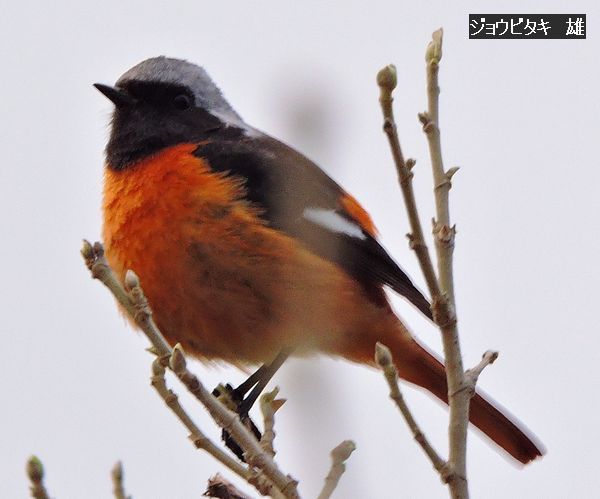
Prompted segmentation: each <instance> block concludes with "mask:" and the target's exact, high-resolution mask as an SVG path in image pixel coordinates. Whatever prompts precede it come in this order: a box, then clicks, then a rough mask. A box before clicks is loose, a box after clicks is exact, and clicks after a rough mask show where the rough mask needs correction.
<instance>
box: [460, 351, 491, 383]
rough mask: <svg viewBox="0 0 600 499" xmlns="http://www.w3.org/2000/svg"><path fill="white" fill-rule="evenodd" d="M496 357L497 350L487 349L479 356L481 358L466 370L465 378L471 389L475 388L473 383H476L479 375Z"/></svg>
mask: <svg viewBox="0 0 600 499" xmlns="http://www.w3.org/2000/svg"><path fill="white" fill-rule="evenodd" d="M497 358H498V352H494V351H492V350H488V351H487V352H485V353H484V354H483V355H482V356H481V360H480V361H479V363H478V364H477V365H476V366H475V367H472V368H471V369H468V370H467V372H466V373H465V378H466V380H467V382H468V384H469V385H470V387H471V389H472V390H475V385H477V380H478V379H479V375H480V374H481V373H482V372H483V370H484V369H485V368H486V367H487V366H489V365H490V364H493V363H494V362H495V361H496V359H497Z"/></svg>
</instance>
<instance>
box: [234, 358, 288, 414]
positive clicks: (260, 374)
mask: <svg viewBox="0 0 600 499" xmlns="http://www.w3.org/2000/svg"><path fill="white" fill-rule="evenodd" d="M290 353H291V350H290V349H284V350H282V351H281V352H279V354H278V355H277V357H275V359H274V360H273V361H272V362H271V363H270V364H263V365H262V366H261V367H260V368H259V369H258V370H257V371H256V372H255V373H253V374H252V375H250V377H249V378H248V379H247V380H246V381H244V382H243V383H242V384H241V385H240V386H238V387H237V388H236V389H235V390H233V393H234V398H238V400H240V401H241V402H240V404H239V405H238V413H239V414H240V415H248V411H249V410H250V409H251V408H252V406H253V405H254V402H256V399H258V397H259V396H260V394H261V393H262V392H263V390H264V389H265V387H266V386H267V384H268V383H269V381H271V378H273V376H274V375H275V373H276V372H277V371H278V370H279V368H280V367H281V366H282V364H283V363H284V362H285V361H286V360H287V358H288V357H289V356H290ZM251 389H252V391H250V390H251ZM249 391H250V393H248V392H249ZM246 393H248V395H247V396H246V398H243V397H244V395H246Z"/></svg>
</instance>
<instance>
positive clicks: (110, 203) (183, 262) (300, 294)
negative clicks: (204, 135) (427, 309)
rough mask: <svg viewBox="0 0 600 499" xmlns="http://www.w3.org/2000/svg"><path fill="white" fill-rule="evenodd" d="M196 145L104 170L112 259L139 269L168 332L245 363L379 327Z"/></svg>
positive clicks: (358, 297) (347, 284) (121, 268)
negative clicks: (196, 153) (289, 348)
mask: <svg viewBox="0 0 600 499" xmlns="http://www.w3.org/2000/svg"><path fill="white" fill-rule="evenodd" d="M196 147H197V146H196V145H195V144H184V145H178V146H175V147H172V148H169V149H166V150H164V151H162V152H161V153H159V154H157V155H155V156H153V157H152V158H150V159H148V160H146V161H143V162H140V163H138V164H136V165H134V166H132V167H130V168H127V169H125V170H122V171H113V170H111V169H110V168H107V170H106V175H105V189H104V231H103V237H104V243H105V249H106V256H107V258H108V260H109V263H110V264H111V266H112V267H113V268H114V269H115V271H116V272H117V273H118V274H119V275H120V276H121V278H123V277H124V274H125V272H126V270H127V269H132V270H134V271H135V272H136V273H137V274H138V275H139V277H140V280H141V284H142V287H143V288H144V291H145V293H146V295H147V297H148V300H149V302H150V305H151V307H152V309H153V312H154V318H155V320H156V322H157V324H158V326H159V328H160V329H161V331H162V332H163V334H164V335H165V336H166V337H167V339H168V340H169V341H170V342H171V343H175V342H180V343H182V344H183V346H184V348H186V350H187V351H189V352H191V353H193V354H195V355H196V356H198V357H201V358H204V359H213V358H217V359H224V360H227V361H229V362H232V363H237V364H241V363H245V362H252V363H256V362H262V361H266V360H270V359H271V358H272V357H273V356H274V355H275V354H276V353H277V352H278V351H279V350H280V349H281V348H282V347H283V346H288V345H290V346H297V347H299V348H300V349H304V350H314V349H326V350H330V351H335V350H336V349H337V348H338V347H337V343H336V342H337V341H338V340H339V339H340V338H341V337H343V336H344V335H346V336H348V338H350V337H351V336H353V335H354V334H360V331H361V330H362V331H364V328H366V327H371V326H372V324H373V317H372V315H373V313H375V312H373V313H370V312H368V311H366V308H365V307H367V306H368V300H366V298H365V296H364V294H363V291H362V288H361V287H360V286H359V285H358V284H357V283H356V282H355V281H354V280H353V279H351V278H350V277H348V276H347V275H346V274H345V273H344V272H342V271H341V270H340V269H339V268H338V267H337V266H336V265H334V264H332V263H329V262H328V261H325V260H323V259H321V258H320V257H317V256H316V255H314V254H312V253H311V252H310V251H308V250H306V249H305V248H304V247H303V246H302V245H301V244H299V243H297V242H296V241H294V240H293V239H291V238H289V237H288V236H286V235H284V234H282V233H280V232H278V231H275V230H273V229H270V228H269V227H267V226H265V224H264V223H263V222H262V221H261V220H260V218H259V216H258V213H257V211H256V210H255V209H254V208H253V207H251V206H250V205H249V204H248V203H246V202H245V201H244V200H243V187H242V186H241V185H240V184H239V182H236V181H233V180H232V178H231V177H227V176H225V175H223V174H222V173H214V172H212V171H211V170H210V168H209V166H208V165H207V164H205V163H204V162H203V161H202V160H201V159H199V158H196V157H194V156H193V155H192V154H191V152H192V151H193V150H194V149H195V148H196ZM350 204H351V205H352V203H350ZM367 225H368V224H367ZM369 228H370V229H371V227H369ZM353 331H355V332H354V333H353Z"/></svg>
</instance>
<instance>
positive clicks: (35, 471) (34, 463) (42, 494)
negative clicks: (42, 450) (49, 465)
mask: <svg viewBox="0 0 600 499" xmlns="http://www.w3.org/2000/svg"><path fill="white" fill-rule="evenodd" d="M26 470H27V477H28V478H29V481H30V482H31V487H30V488H29V491H30V492H31V497H33V498H34V499H50V496H49V495H48V492H47V491H46V487H45V486H44V465H43V464H42V461H40V459H39V458H38V457H36V456H31V457H30V458H29V460H28V461H27V467H26Z"/></svg>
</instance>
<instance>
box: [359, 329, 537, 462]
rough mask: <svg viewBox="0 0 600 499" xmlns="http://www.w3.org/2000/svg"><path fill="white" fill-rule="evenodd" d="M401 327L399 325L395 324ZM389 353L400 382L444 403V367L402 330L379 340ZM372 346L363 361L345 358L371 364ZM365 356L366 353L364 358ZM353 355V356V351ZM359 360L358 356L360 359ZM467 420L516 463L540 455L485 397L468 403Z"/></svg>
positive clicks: (481, 395)
mask: <svg viewBox="0 0 600 499" xmlns="http://www.w3.org/2000/svg"><path fill="white" fill-rule="evenodd" d="M398 325H399V326H401V327H402V325H401V324H398ZM379 341H381V342H382V343H383V344H385V345H386V346H387V347H388V348H389V349H390V350H391V352H392V356H393V358H394V364H395V365H396V369H397V370H398V374H399V376H400V377H401V378H403V379H405V380H407V381H409V382H411V383H414V384H416V385H418V386H420V387H423V388H425V389H426V390H429V391H430V392H431V393H433V394H434V395H435V396H436V397H438V398H439V399H440V400H442V401H444V402H445V403H448V388H447V384H446V371H445V369H444V365H443V364H442V363H441V362H440V361H439V360H437V359H436V358H435V357H434V356H433V355H432V354H431V353H429V352H428V351H427V350H426V349H425V348H424V347H423V346H421V345H420V344H419V343H417V341H416V340H414V339H413V338H411V337H410V336H409V334H408V332H407V331H406V330H403V331H401V332H400V331H398V330H397V329H396V331H395V334H393V335H386V337H384V338H381V339H380V340H379ZM374 350H375V345H374V344H373V345H370V348H364V349H363V352H364V355H363V356H364V358H357V356H356V355H350V356H347V357H348V358H350V359H351V360H354V361H358V362H362V363H369V362H370V363H371V364H372V363H373V360H372V359H373V352H374ZM367 352H369V354H368V357H367ZM354 353H357V352H356V350H354ZM361 357H362V356H361ZM469 419H470V421H471V423H472V424H473V425H475V426H476V427H477V428H479V429H480V430H481V431H482V432H483V433H485V435H487V436H488V437H489V438H490V439H491V440H492V441H494V442H495V443H496V444H497V445H499V446H500V447H501V448H502V449H504V450H505V451H506V452H508V454H510V455H511V456H512V457H513V458H515V459H516V460H517V461H520V462H521V463H523V464H527V463H529V462H530V461H533V460H534V459H536V458H537V457H539V456H541V455H542V454H543V453H544V449H543V447H542V446H541V444H539V443H537V442H536V441H535V437H533V435H531V434H529V432H528V430H527V429H526V428H525V427H524V426H523V425H522V424H521V423H519V422H518V420H516V419H515V418H514V417H512V416H511V415H510V414H509V413H508V412H507V411H505V410H504V409H501V408H500V407H498V406H497V405H496V404H495V403H494V402H493V401H492V400H491V399H490V398H489V397H488V396H487V395H485V394H484V393H483V392H481V391H480V390H477V393H476V394H475V396H474V397H473V398H472V399H471V405H470V413H469Z"/></svg>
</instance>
